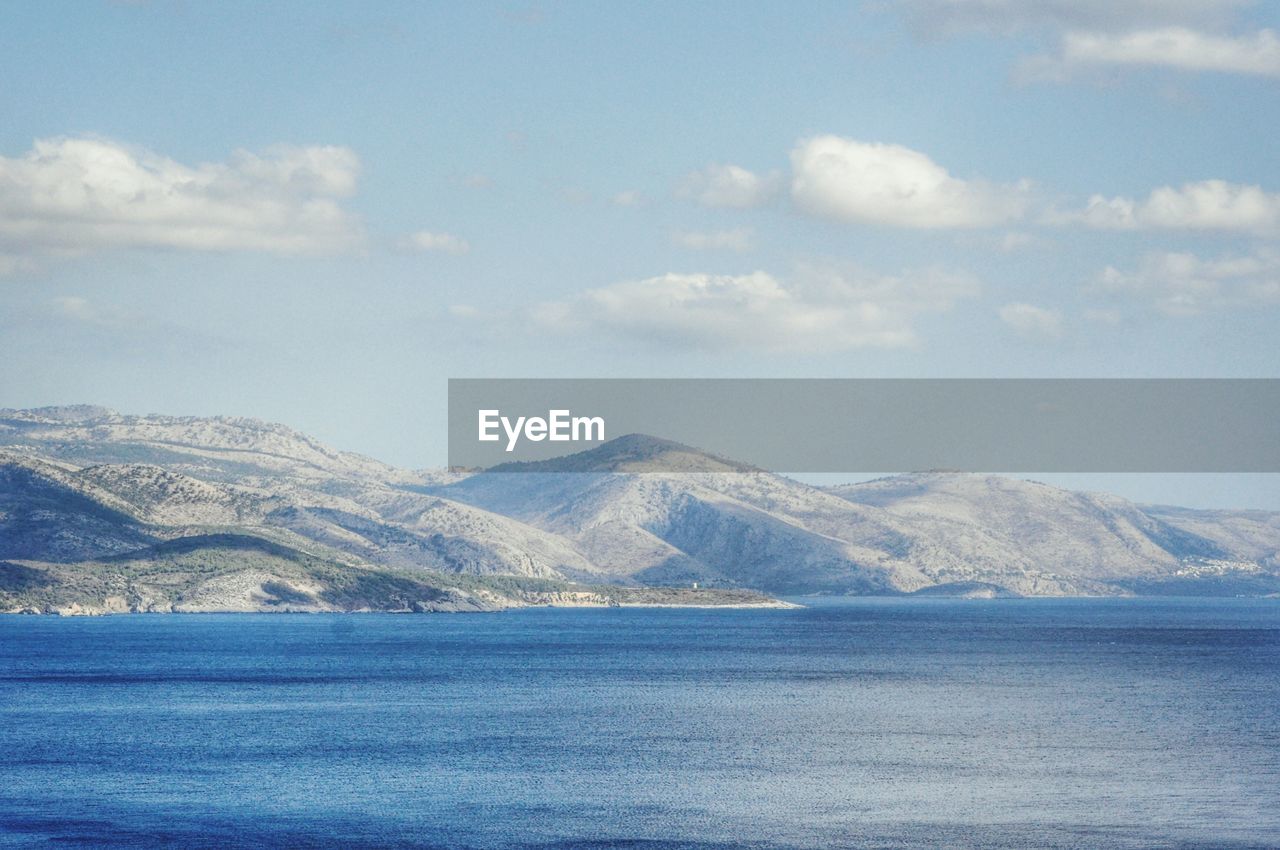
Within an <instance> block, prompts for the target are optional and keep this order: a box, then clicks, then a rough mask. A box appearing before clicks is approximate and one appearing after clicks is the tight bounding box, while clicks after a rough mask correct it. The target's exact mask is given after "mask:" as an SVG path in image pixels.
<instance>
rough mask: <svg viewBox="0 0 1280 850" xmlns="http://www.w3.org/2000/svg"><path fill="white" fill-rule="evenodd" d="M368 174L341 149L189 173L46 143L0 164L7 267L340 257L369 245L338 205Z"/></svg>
mask: <svg viewBox="0 0 1280 850" xmlns="http://www.w3.org/2000/svg"><path fill="white" fill-rule="evenodd" d="M359 172H360V162H359V159H358V158H357V157H356V155H355V153H354V152H352V151H351V150H350V149H348V148H343V147H289V146H280V147H274V148H271V149H269V150H267V151H264V152H262V153H250V152H248V151H238V152H237V153H235V154H234V155H233V156H232V157H231V158H230V159H229V160H228V161H226V162H219V163H202V164H199V165H194V166H191V165H184V164H182V163H179V162H176V161H175V160H173V159H170V158H168V157H165V156H161V155H159V154H156V153H153V152H150V151H145V150H137V149H133V148H128V147H126V146H124V145H121V144H118V143H115V142H111V141H107V140H103V139H96V138H66V137H63V138H51V139H41V140H39V141H37V142H35V144H34V145H33V147H32V148H31V150H30V151H28V152H27V153H26V154H24V155H22V156H19V157H13V158H9V157H0V255H3V256H6V257H9V258H10V260H9V262H16V259H15V258H19V257H28V258H30V257H31V256H33V255H35V256H49V255H56V254H70V253H81V252H85V251H90V250H94V249H104V248H166V249H178V250H193V251H259V252H267V253H273V254H310V253H331V252H334V251H341V250H344V249H348V248H351V247H353V246H355V245H357V244H358V243H359V241H360V239H361V231H360V227H359V224H358V222H357V221H356V220H355V219H354V217H353V216H351V215H350V214H349V213H347V212H346V211H345V210H344V209H343V208H342V206H341V203H340V199H342V198H345V197H347V196H349V195H351V194H352V193H353V192H354V191H355V188H356V182H357V178H358V176H359Z"/></svg>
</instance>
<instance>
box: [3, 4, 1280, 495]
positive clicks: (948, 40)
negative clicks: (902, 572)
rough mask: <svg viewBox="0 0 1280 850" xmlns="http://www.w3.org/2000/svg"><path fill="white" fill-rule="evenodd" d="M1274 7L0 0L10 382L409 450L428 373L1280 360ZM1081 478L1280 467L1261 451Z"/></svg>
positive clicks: (1272, 368)
mask: <svg viewBox="0 0 1280 850" xmlns="http://www.w3.org/2000/svg"><path fill="white" fill-rule="evenodd" d="M1278 27H1280V4H1274V3H1261V2H1259V3H1251V2H1244V1H1243V0H1197V2H1191V0H1135V2H1131V3H1125V4H1116V3H1107V2H1101V0H1073V2H1067V0H900V2H893V1H892V0H876V2H865V3H861V4H858V3H786V4H783V3H775V4H765V3H697V4H689V3H655V4H644V5H641V4H617V3H614V4H598V3H597V4H588V3H580V4H569V3H535V4H519V3H517V4H508V3H493V4H484V3H476V4H421V3H380V4H319V3H273V4H257V3H231V2H220V3H216V4H214V3H194V2H172V3H170V2H151V3H106V2H104V3H92V2H68V3H57V2H48V3H39V4H35V3H32V4H16V3H11V4H6V5H4V6H3V7H0V80H3V85H2V86H0V115H3V117H4V120H3V121H0V360H2V361H3V362H4V364H5V368H4V369H3V370H0V406H11V407H26V406H35V405H43V404H56V403H71V402H94V403H100V404H105V405H108V406H111V407H114V408H116V409H119V410H123V411H128V412H163V413H178V414H237V415H247V416H257V417H261V418H266V419H272V420H278V421H283V422H286V423H289V424H291V425H294V426H296V427H298V428H301V429H303V430H305V431H308V432H310V433H314V434H316V435H317V436H319V437H321V438H322V439H324V440H326V441H328V442H331V443H333V444H335V445H338V446H341V447H343V448H350V449H354V450H358V451H362V452H365V453H368V454H372V455H375V456H378V457H381V458H384V459H387V460H390V461H392V462H396V463H400V464H405V465H413V466H426V465H433V464H439V463H442V462H443V460H444V456H445V449H444V445H443V440H444V416H445V381H446V379H447V378H449V377H521V376H548V377H575V376H583V377H587V376H590V377H611V376H634V377H683V376H706V377H734V376H741V377H787V376H799V377H879V376H883V377H910V376H919V377H951V376H954V377H999V376H1018V377H1054V376H1069V377H1092V376H1098V377H1148V376H1169V377H1175V376H1176V377H1183V376H1204V377H1212V376H1223V377H1275V376H1276V363H1277V353H1280V351H1278V348H1280V347H1278V345H1277V342H1276V340H1277V338H1280V173H1278V172H1280V157H1277V156H1276V145H1275V139H1276V138H1277V137H1278V136H1280V126H1278V125H1280V37H1278V36H1277V34H1276V29H1277V28H1278ZM1094 480H1096V481H1098V482H1099V483H1100V484H1101V485H1104V486H1105V485H1106V484H1108V483H1111V484H1114V485H1117V486H1118V488H1119V489H1122V490H1126V491H1127V492H1128V493H1129V494H1131V495H1136V496H1138V497H1143V498H1159V497H1161V496H1166V495H1167V496H1168V497H1169V499H1170V500H1181V501H1184V502H1192V503H1195V502H1197V501H1199V502H1202V503H1257V504H1261V503H1266V504H1271V505H1273V506H1277V507H1280V493H1277V492H1276V487H1275V485H1274V483H1272V479H1271V478H1270V477H1253V478H1249V479H1230V480H1227V479H1215V480H1214V481H1213V482H1210V481H1208V479H1187V478H1182V479H1178V481H1176V482H1175V481H1172V480H1168V481H1164V482H1162V483H1159V484H1152V483H1150V482H1148V483H1145V484H1144V483H1142V482H1136V483H1135V482H1133V481H1129V482H1122V481H1119V480H1118V479H1116V480H1112V481H1110V482H1108V481H1107V480H1105V479H1094ZM1071 483H1080V482H1078V481H1073V482H1071Z"/></svg>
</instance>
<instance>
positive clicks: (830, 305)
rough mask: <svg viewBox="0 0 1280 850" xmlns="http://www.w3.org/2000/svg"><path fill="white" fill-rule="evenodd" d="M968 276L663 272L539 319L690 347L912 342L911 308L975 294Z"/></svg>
mask: <svg viewBox="0 0 1280 850" xmlns="http://www.w3.org/2000/svg"><path fill="white" fill-rule="evenodd" d="M977 291H978V284H977V282H976V281H975V280H974V279H973V278H971V277H969V276H967V275H957V274H950V273H946V272H942V271H938V270H925V271H920V272H912V273H908V274H904V275H901V276H884V275H874V274H868V273H865V272H860V271H856V270H848V269H836V268H802V269H800V270H799V271H798V273H797V274H796V275H795V277H794V279H793V280H790V281H783V280H779V279H777V278H775V277H774V276H772V275H770V274H768V273H766V272H763V271H757V272H754V273H751V274H745V275H714V274H666V275H662V276H660V277H654V278H648V279H646V280H638V281H628V282H624V283H618V284H614V285H612V286H606V287H603V288H600V289H592V290H588V291H587V292H584V293H583V294H582V295H580V296H579V297H577V298H576V299H574V300H572V301H567V302H558V303H551V304H543V305H541V306H540V307H538V308H537V309H536V310H535V312H534V316H535V318H536V319H537V320H538V321H539V322H540V323H541V324H543V325H544V326H548V327H552V328H557V329H560V330H564V331H566V332H581V331H583V330H590V329H598V330H602V331H605V332H608V333H610V334H626V335H629V336H632V337H636V338H639V339H641V340H644V341H647V342H651V343H655V344H662V345H674V346H680V347H684V348H691V349H704V350H733V349H751V348H755V349H763V350H769V351H841V350H846V349H853V348H867V347H872V348H901V347H905V346H911V345H914V344H915V343H916V342H917V337H916V333H915V330H914V329H913V327H912V319H913V317H914V316H916V315H917V314H919V313H921V312H925V311H939V310H946V309H949V308H950V307H951V306H952V305H953V304H954V303H955V302H956V301H957V300H959V299H961V298H967V297H971V296H973V295H975V294H976V293H977Z"/></svg>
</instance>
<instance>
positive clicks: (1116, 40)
mask: <svg viewBox="0 0 1280 850" xmlns="http://www.w3.org/2000/svg"><path fill="white" fill-rule="evenodd" d="M1104 66H1130V67H1153V68H1154V67H1163V68H1173V69H1177V70H1182V71H1217V72H1221V73H1228V74H1253V75H1258V76H1268V77H1276V76H1280V37H1277V36H1276V33H1275V31H1274V30H1270V29H1263V30H1258V31H1256V32H1253V33H1249V34H1247V35H1238V36H1232V35H1219V34H1214V33H1210V32H1203V31H1200V30H1194V29H1190V28H1187V27H1162V28H1159V29H1149V30H1136V31H1134V32H1126V33H1104V32H1067V33H1065V34H1064V35H1063V36H1062V43H1061V46H1060V48H1059V52H1058V54H1057V55H1054V56H1047V57H1037V58H1036V59H1034V60H1032V61H1031V62H1030V63H1028V64H1026V65H1025V66H1024V69H1023V77H1024V78H1026V79H1045V80H1060V79H1065V78H1066V77H1069V76H1070V75H1071V74H1072V72H1074V71H1075V70H1077V69H1082V68H1087V67H1104Z"/></svg>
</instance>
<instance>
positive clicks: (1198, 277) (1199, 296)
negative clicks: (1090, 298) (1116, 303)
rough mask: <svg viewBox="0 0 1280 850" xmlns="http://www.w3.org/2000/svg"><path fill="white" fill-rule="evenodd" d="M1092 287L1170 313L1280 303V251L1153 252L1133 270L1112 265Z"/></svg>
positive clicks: (1097, 291)
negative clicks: (1227, 253)
mask: <svg viewBox="0 0 1280 850" xmlns="http://www.w3.org/2000/svg"><path fill="white" fill-rule="evenodd" d="M1088 289H1089V291H1090V292H1092V293H1096V294H1104V295H1110V296H1114V297H1119V298H1123V299H1126V300H1130V301H1134V302H1137V303H1138V304H1140V305H1143V306H1145V307H1147V308H1149V309H1151V310H1154V311H1155V312H1158V313H1161V314H1164V315H1167V316H1195V315H1199V314H1202V313H1206V312H1209V311H1214V310H1223V309H1232V308H1244V307H1258V306H1274V305H1280V254H1277V253H1275V252H1274V251H1268V250H1260V251H1258V252H1256V253H1254V254H1250V255H1244V256H1236V257H1224V258H1219V259H1208V260H1206V259H1202V258H1200V257H1198V256H1196V255H1195V254H1190V253H1157V254H1148V255H1147V256H1146V257H1144V258H1143V259H1142V261H1141V262H1140V263H1139V264H1138V266H1137V267H1136V268H1134V269H1132V270H1130V271H1121V270H1120V269H1117V268H1115V267H1114V266H1108V267H1107V268H1106V269H1104V270H1103V272H1102V273H1101V274H1100V275H1099V276H1098V279H1097V280H1096V281H1094V282H1093V284H1092V285H1090V286H1089V287H1088Z"/></svg>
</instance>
